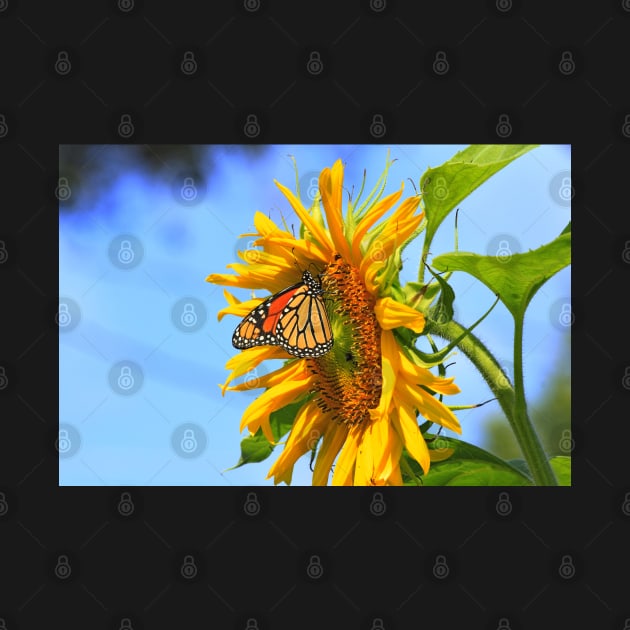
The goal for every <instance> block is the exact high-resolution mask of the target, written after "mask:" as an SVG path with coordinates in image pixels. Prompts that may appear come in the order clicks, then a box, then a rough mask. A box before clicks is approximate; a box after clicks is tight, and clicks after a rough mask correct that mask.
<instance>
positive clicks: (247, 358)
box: [222, 346, 296, 395]
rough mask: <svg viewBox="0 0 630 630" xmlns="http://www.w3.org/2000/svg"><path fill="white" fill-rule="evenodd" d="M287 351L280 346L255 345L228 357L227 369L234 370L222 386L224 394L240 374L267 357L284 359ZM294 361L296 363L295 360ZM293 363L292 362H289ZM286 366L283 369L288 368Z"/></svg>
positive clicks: (245, 372)
mask: <svg viewBox="0 0 630 630" xmlns="http://www.w3.org/2000/svg"><path fill="white" fill-rule="evenodd" d="M284 358H286V352H285V351H284V349H283V348H281V347H280V346H255V347H253V348H248V349H247V350H243V352H239V353H238V354H237V355H235V356H233V357H232V358H231V359H228V361H227V363H226V364H225V368H226V369H227V370H232V373H231V374H230V375H229V376H228V378H227V379H226V381H225V383H224V384H223V386H222V390H223V395H225V392H226V391H227V390H228V389H229V388H228V385H229V384H230V383H231V382H232V381H233V380H234V379H235V378H238V377H239V376H243V374H247V373H248V372H249V371H251V370H253V369H254V368H255V367H256V366H258V365H259V364H260V363H262V362H263V361H265V360H266V359H284ZM293 363H296V362H295V361H294V362H293ZM288 365H291V364H288ZM287 367H288V366H284V367H283V368H282V369H285V368H287Z"/></svg>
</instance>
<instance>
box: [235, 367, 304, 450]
mask: <svg viewBox="0 0 630 630" xmlns="http://www.w3.org/2000/svg"><path fill="white" fill-rule="evenodd" d="M310 387H311V379H310V377H308V378H305V379H301V380H292V381H284V382H282V383H280V384H278V385H276V386H275V387H272V388H270V389H268V390H266V391H264V392H263V393H262V394H261V395H260V396H259V397H258V398H256V400H254V402H252V403H251V404H250V405H249V407H247V409H246V410H245V413H244V414H243V417H242V419H241V428H240V430H241V431H242V430H243V429H244V428H245V427H247V428H248V430H249V432H250V433H256V431H258V429H259V428H260V427H261V426H262V429H263V432H264V433H265V437H266V438H267V439H268V440H269V441H270V442H272V443H273V436H272V435H271V433H270V429H269V435H268V434H267V430H266V426H268V425H269V415H270V414H271V413H272V412H273V411H275V410H276V409H282V407H286V406H287V405H288V404H289V403H292V402H295V401H296V400H298V399H299V397H300V396H302V395H303V394H306V393H307V392H308V391H309V389H310ZM270 435H271V437H270Z"/></svg>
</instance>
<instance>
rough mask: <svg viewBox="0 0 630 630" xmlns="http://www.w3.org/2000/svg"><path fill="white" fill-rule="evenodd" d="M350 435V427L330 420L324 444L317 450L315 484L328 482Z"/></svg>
mask: <svg viewBox="0 0 630 630" xmlns="http://www.w3.org/2000/svg"><path fill="white" fill-rule="evenodd" d="M347 435H348V428H347V427H346V426H345V425H343V424H337V423H335V422H333V421H332V420H330V419H329V420H328V426H327V428H326V433H325V435H324V439H323V440H322V444H321V446H320V447H319V451H318V452H317V460H316V461H315V468H314V470H313V485H314V486H325V485H326V484H327V483H328V475H329V474H330V469H331V468H332V465H333V463H334V461H335V457H337V455H338V454H339V450H340V449H341V447H342V446H343V443H344V442H345V440H346V437H347Z"/></svg>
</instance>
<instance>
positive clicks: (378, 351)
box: [207, 160, 461, 485]
mask: <svg viewBox="0 0 630 630" xmlns="http://www.w3.org/2000/svg"><path fill="white" fill-rule="evenodd" d="M390 165H391V163H390V162H389V161H388V163H387V165H386V168H385V171H384V173H383V174H382V175H381V177H380V179H379V180H378V182H377V184H376V186H375V187H374V189H373V190H372V192H371V193H370V194H369V195H368V197H367V198H366V199H365V201H361V193H359V196H358V198H357V200H356V201H354V202H353V201H352V200H347V202H346V204H345V206H346V210H345V212H344V209H343V206H344V203H343V201H344V189H343V176H344V169H343V165H342V163H341V161H339V160H338V161H337V162H335V163H334V164H333V166H332V167H331V168H324V169H323V170H322V172H321V173H320V176H319V195H318V196H316V198H315V200H314V202H313V205H312V206H311V208H309V209H306V208H304V206H303V205H302V204H301V202H300V201H299V200H298V198H297V197H296V196H295V195H294V194H293V193H292V192H291V191H290V190H288V189H287V188H286V187H284V186H283V185H281V184H279V183H277V182H276V184H277V186H278V187H279V188H280V190H281V191H282V192H283V194H284V195H285V197H286V199H287V201H288V203H289V204H290V205H291V207H292V208H293V210H294V211H295V213H296V214H297V216H298V217H299V219H300V221H301V227H300V231H299V237H298V238H296V237H294V236H293V235H292V234H291V233H290V232H289V231H288V230H286V229H282V228H280V227H278V226H277V225H276V224H275V223H274V222H273V221H271V219H269V218H267V217H265V216H264V215H263V214H262V213H260V212H258V213H256V215H255V217H254V225H255V227H256V233H254V234H252V235H250V236H252V237H254V238H255V241H254V244H255V245H256V246H258V247H260V248H261V249H260V250H254V252H255V253H254V254H253V255H252V254H251V253H250V254H249V255H246V254H245V253H241V252H239V257H240V258H241V260H242V261H243V262H240V263H233V264H231V265H228V267H229V268H231V269H232V270H233V271H235V272H236V275H233V274H212V275H210V276H209V277H208V278H207V280H208V281H209V282H214V283H217V284H223V285H228V286H235V287H245V288H250V289H265V290H267V291H269V292H271V293H272V296H271V297H270V298H267V299H262V298H253V299H251V300H248V301H247V302H239V301H238V300H237V299H236V297H234V296H233V295H231V294H230V293H229V292H228V291H225V296H226V298H227V301H228V306H227V307H226V308H224V309H222V310H221V311H220V312H219V318H222V317H223V316H224V315H226V314H228V313H229V314H233V315H238V316H240V317H243V318H244V319H243V322H242V323H241V325H240V326H239V328H237V333H235V338H236V339H237V342H238V343H236V342H235V345H236V346H237V347H244V348H245V349H244V350H243V352H242V353H240V354H239V355H237V356H236V357H234V358H232V359H230V360H229V361H228V363H227V366H226V367H227V368H228V369H230V370H231V374H230V375H229V377H228V379H227V381H226V383H225V384H224V385H223V391H224V392H225V391H226V390H233V391H238V390H241V389H244V386H242V385H234V386H230V385H229V384H230V382H231V381H232V380H233V379H234V378H236V377H238V376H241V375H243V374H245V373H247V372H248V371H250V370H252V369H254V368H255V367H256V366H257V365H259V364H260V363H261V362H262V361H264V360H265V359H272V358H285V359H287V361H286V362H285V364H284V365H283V367H281V368H280V369H278V370H276V371H274V372H271V373H270V374H268V375H266V376H264V377H263V378H261V379H259V380H258V383H257V384H258V385H259V386H260V387H261V388H265V391H264V392H263V393H262V394H261V395H260V396H259V397H258V398H257V399H256V400H255V401H254V402H253V403H252V404H251V405H250V406H249V407H248V409H247V410H246V412H245V414H244V416H243V419H242V422H241V429H243V428H244V427H247V428H248V429H249V431H250V432H251V433H256V432H257V431H259V430H261V431H262V432H263V433H264V435H265V437H266V438H267V439H268V440H269V442H271V443H277V442H278V440H279V439H280V438H281V437H282V436H280V435H274V431H273V429H272V426H271V423H270V415H271V414H272V413H273V412H274V411H276V410H278V409H282V408H283V407H286V406H287V405H289V404H293V403H299V404H298V405H296V407H297V413H296V414H295V418H294V421H293V423H292V426H291V428H290V433H289V435H288V438H287V439H286V442H285V443H284V449H283V451H282V453H281V454H280V456H279V458H278V459H277V461H276V462H275V464H274V465H273V466H272V468H271V470H270V471H269V475H268V477H273V478H274V481H275V483H280V482H282V481H284V482H286V483H290V481H291V475H292V471H293V466H294V464H295V462H296V461H297V459H298V458H299V457H301V456H302V455H304V454H305V453H307V452H309V451H310V452H311V453H313V452H315V453H316V458H315V466H314V471H313V484H314V485H325V484H326V483H328V480H329V477H330V471H331V470H332V469H333V467H334V472H333V475H332V483H333V485H352V484H354V485H385V484H391V485H400V484H402V474H401V468H400V467H401V458H402V457H404V456H410V457H413V458H414V459H415V460H416V461H417V462H418V463H419V464H420V466H421V467H422V469H423V470H424V471H425V472H426V471H428V469H429V465H430V454H429V449H428V448H427V445H426V443H425V440H424V438H423V436H422V433H421V431H420V428H419V424H418V421H419V420H420V421H421V422H424V420H429V421H431V422H435V423H438V424H440V425H441V426H444V427H447V428H449V429H452V430H454V431H457V432H461V430H460V426H459V423H458V421H457V419H456V418H455V416H454V415H453V413H452V412H451V411H450V409H449V408H448V407H446V406H445V405H443V404H442V403H441V402H440V401H439V400H437V398H435V396H434V395H435V394H455V393H458V392H459V388H458V387H457V386H456V385H455V384H454V383H453V379H452V378H440V377H437V376H435V375H433V374H432V373H431V372H430V371H429V370H428V369H427V368H426V367H424V366H423V364H422V362H421V361H420V360H419V359H418V358H417V356H416V354H415V353H414V347H413V345H408V344H406V345H405V344H403V343H402V342H401V339H402V338H405V339H408V338H409V334H404V335H401V334H400V333H401V332H402V331H403V330H404V329H407V333H409V332H410V331H411V334H412V336H417V335H418V334H420V333H421V332H422V331H423V329H424V322H425V320H424V316H423V314H422V313H421V312H419V311H418V310H416V309H415V308H412V307H411V306H409V305H407V304H406V303H404V301H402V300H401V296H402V295H403V292H402V291H400V290H399V288H400V285H399V281H398V274H399V271H400V268H401V266H402V264H401V251H402V249H403V247H404V246H405V245H406V243H407V242H408V241H409V240H410V239H412V238H413V237H415V235H417V233H418V232H419V230H420V229H422V226H423V217H424V215H423V213H422V212H421V211H419V205H420V197H419V196H417V195H413V196H411V197H407V198H406V199H403V200H402V201H401V197H402V194H403V188H402V186H401V188H400V189H399V190H398V191H397V192H395V193H393V194H390V195H387V196H384V194H383V192H384V188H385V185H386V180H387V174H388V170H389V167H390ZM395 206H397V207H395ZM388 213H389V216H388V217H387V218H386V219H384V218H383V217H384V216H385V215H386V214H388ZM309 267H314V268H316V269H318V270H319V271H318V273H317V281H316V282H315V280H313V283H311V282H310V280H309V276H307V275H305V272H304V271H303V272H302V281H300V278H299V275H300V274H299V268H301V269H308V268H309ZM296 276H297V277H296ZM310 278H313V279H314V276H312V275H311V276H310ZM241 330H242V332H240V331H241ZM245 335H251V336H252V339H253V341H252V342H251V343H249V342H243V344H240V338H244V337H245ZM328 336H329V337H330V345H328V343H327V338H328ZM333 339H334V342H333ZM323 348H325V351H324V352H320V351H319V350H321V349H323ZM313 349H316V350H315V351H313ZM403 449H404V450H405V454H404V455H403Z"/></svg>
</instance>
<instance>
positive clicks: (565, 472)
mask: <svg viewBox="0 0 630 630" xmlns="http://www.w3.org/2000/svg"><path fill="white" fill-rule="evenodd" d="M549 463H550V464H551V467H552V468H553V472H554V473H556V478H557V479H558V485H559V486H570V485H571V458H570V457H567V456H566V455H556V457H552V458H551V459H550V460H549Z"/></svg>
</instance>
